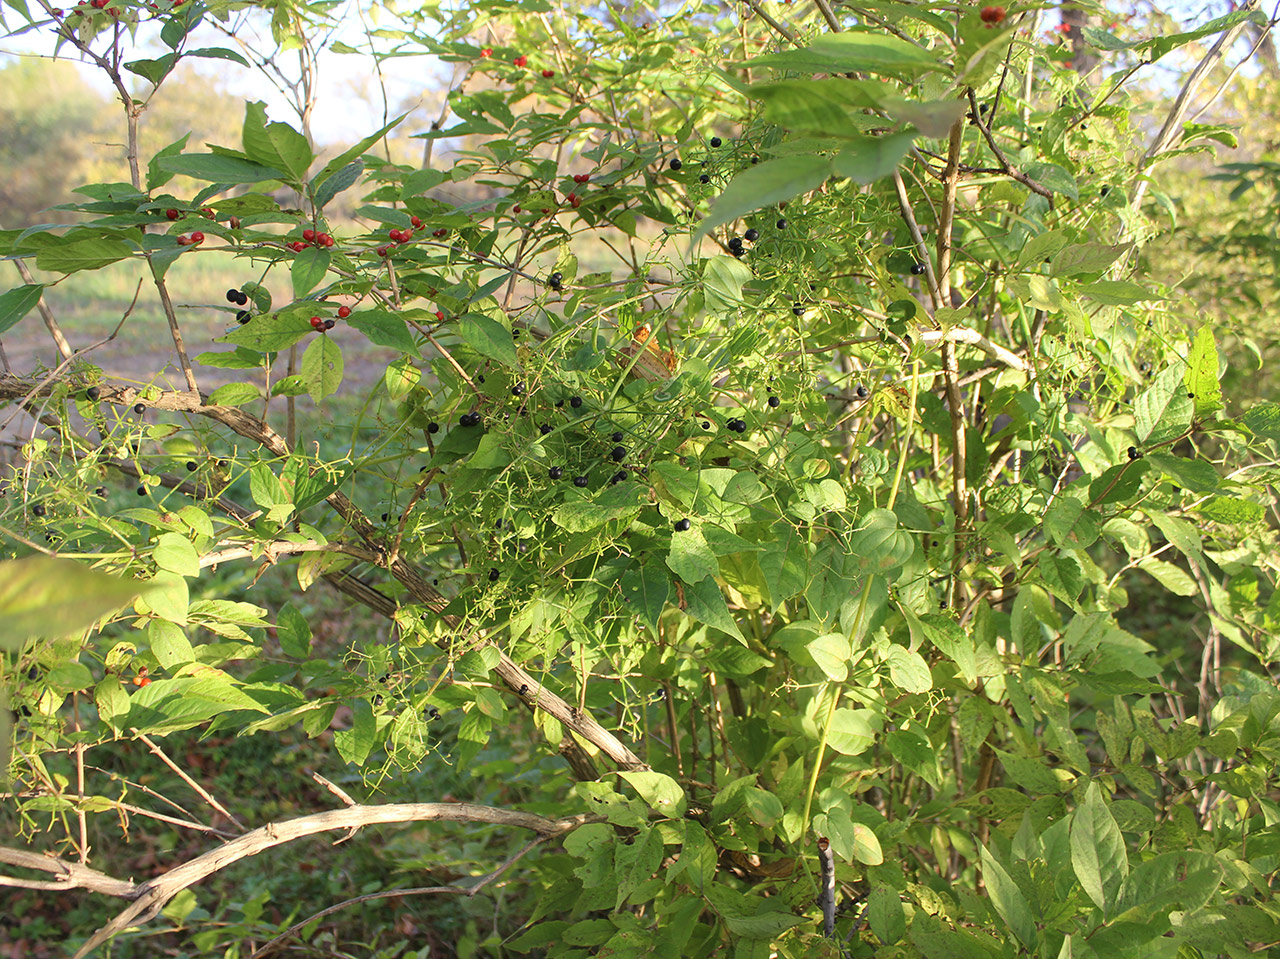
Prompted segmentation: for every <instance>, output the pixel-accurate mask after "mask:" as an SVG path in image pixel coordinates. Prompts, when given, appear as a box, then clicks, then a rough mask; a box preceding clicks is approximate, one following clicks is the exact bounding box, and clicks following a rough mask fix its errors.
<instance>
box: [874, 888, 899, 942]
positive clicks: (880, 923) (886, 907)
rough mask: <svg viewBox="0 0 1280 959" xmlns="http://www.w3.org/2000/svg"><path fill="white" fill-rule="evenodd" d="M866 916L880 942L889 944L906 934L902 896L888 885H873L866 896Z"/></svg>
mask: <svg viewBox="0 0 1280 959" xmlns="http://www.w3.org/2000/svg"><path fill="white" fill-rule="evenodd" d="M867 916H868V918H869V919H870V921H871V931H872V932H873V933H875V934H876V936H877V937H878V938H879V939H880V941H881V942H882V943H884V944H885V945H886V946H891V945H893V944H894V943H895V942H899V941H901V939H902V937H903V936H905V935H906V934H907V914H906V910H904V909H903V908H902V897H901V896H899V895H898V893H897V891H896V890H894V889H891V888H890V887H888V886H882V885H875V886H872V887H871V894H870V895H869V896H868V897H867Z"/></svg>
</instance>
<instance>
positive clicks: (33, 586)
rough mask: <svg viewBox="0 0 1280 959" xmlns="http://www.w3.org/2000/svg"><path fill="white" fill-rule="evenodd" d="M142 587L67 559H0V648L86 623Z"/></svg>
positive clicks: (121, 603) (63, 633) (66, 632)
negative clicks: (0, 626)
mask: <svg viewBox="0 0 1280 959" xmlns="http://www.w3.org/2000/svg"><path fill="white" fill-rule="evenodd" d="M142 589H143V586H142V584H140V583H137V582H134V581H133V580H129V579H120V578H119V577H116V576H111V575H108V574H107V573H101V572H98V571H97V570H93V569H90V568H89V567H87V566H85V565H83V564H81V563H77V562H74V561H72V560H69V559H56V558H54V557H51V556H28V557H25V558H23V559H15V560H7V561H5V562H0V622H3V623H4V629H3V630H2V631H0V649H8V650H16V649H18V648H20V647H21V646H22V644H23V643H25V642H26V641H27V640H28V639H30V638H31V637H32V636H44V637H47V638H50V639H55V638H60V637H63V636H67V635H70V634H71V633H74V632H77V631H79V630H82V629H86V628H88V627H89V626H92V625H93V624H94V623H95V622H97V621H98V620H99V619H101V618H102V617H103V616H106V615H107V614H108V613H111V612H114V611H115V610H117V609H120V608H121V607H122V606H125V605H126V604H128V603H129V602H130V601H131V600H133V599H134V597H136V596H137V595H138V594H139V593H140V592H141V591H142Z"/></svg>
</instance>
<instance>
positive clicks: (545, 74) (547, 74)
mask: <svg viewBox="0 0 1280 959" xmlns="http://www.w3.org/2000/svg"><path fill="white" fill-rule="evenodd" d="M542 75H543V77H545V78H546V79H548V80H550V79H551V78H552V77H554V76H555V75H556V72H555V71H554V70H543V71H542Z"/></svg>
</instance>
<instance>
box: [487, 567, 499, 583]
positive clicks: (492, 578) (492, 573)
mask: <svg viewBox="0 0 1280 959" xmlns="http://www.w3.org/2000/svg"><path fill="white" fill-rule="evenodd" d="M500 575H502V574H501V573H499V572H498V571H497V570H496V569H491V570H489V582H491V583H496V582H497V581H498V577H499V576H500Z"/></svg>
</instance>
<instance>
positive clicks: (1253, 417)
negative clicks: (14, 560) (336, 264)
mask: <svg viewBox="0 0 1280 959" xmlns="http://www.w3.org/2000/svg"><path fill="white" fill-rule="evenodd" d="M7 295H8V294H6V296H7ZM3 329H4V327H3V325H0V331H3ZM1241 419H1242V420H1244V425H1245V426H1247V427H1249V431H1250V432H1252V433H1254V434H1255V435H1257V436H1261V437H1263V438H1264V439H1269V440H1280V406H1278V405H1276V404H1275V403H1259V404H1258V405H1257V406H1254V407H1251V408H1250V409H1249V410H1248V412H1246V413H1245V414H1244V416H1242V417H1241Z"/></svg>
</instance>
